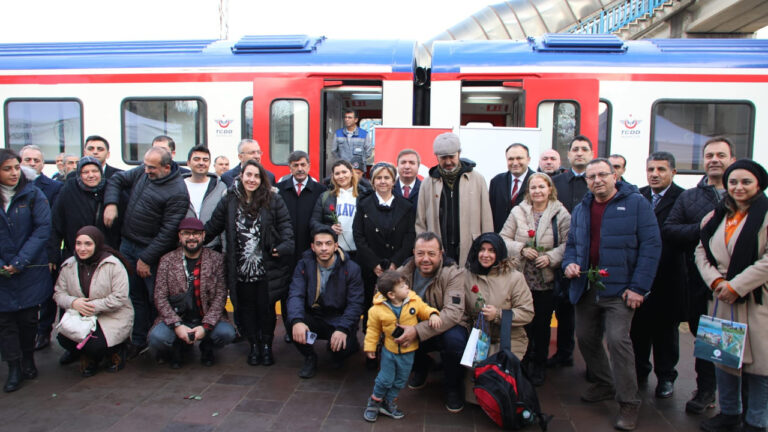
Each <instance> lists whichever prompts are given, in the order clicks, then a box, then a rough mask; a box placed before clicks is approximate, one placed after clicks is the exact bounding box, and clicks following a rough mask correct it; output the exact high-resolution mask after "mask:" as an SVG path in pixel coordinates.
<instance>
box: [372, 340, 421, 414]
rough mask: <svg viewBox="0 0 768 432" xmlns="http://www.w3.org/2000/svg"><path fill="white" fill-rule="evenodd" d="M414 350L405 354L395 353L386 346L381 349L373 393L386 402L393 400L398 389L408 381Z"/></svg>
mask: <svg viewBox="0 0 768 432" xmlns="http://www.w3.org/2000/svg"><path fill="white" fill-rule="evenodd" d="M415 353H416V352H415V351H411V352H409V353H405V354H395V353H393V352H390V351H389V350H388V349H386V348H382V350H381V367H380V368H379V374H378V375H376V383H375V384H374V386H373V395H374V396H376V397H377V398H383V399H384V400H386V401H388V402H392V401H393V400H395V398H396V397H397V395H398V394H399V393H400V390H402V389H403V387H405V384H406V383H407V382H408V375H410V374H411V367H412V366H413V358H414V356H415Z"/></svg>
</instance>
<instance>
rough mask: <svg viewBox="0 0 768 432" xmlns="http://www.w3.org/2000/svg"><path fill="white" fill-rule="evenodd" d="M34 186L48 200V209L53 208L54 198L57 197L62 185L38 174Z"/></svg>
mask: <svg viewBox="0 0 768 432" xmlns="http://www.w3.org/2000/svg"><path fill="white" fill-rule="evenodd" d="M35 186H37V188H38V189H40V190H41V191H43V194H45V197H46V198H48V207H49V208H53V205H54V204H56V197H58V196H59V191H61V187H62V186H64V183H62V182H60V181H56V180H53V179H50V178H48V177H47V176H46V175H45V174H43V173H40V175H39V176H37V178H36V179H35Z"/></svg>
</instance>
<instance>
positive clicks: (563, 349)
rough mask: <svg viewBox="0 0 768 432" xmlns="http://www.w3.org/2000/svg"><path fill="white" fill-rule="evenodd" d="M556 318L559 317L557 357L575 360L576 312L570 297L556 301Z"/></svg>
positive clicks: (558, 298) (559, 298) (566, 296)
mask: <svg viewBox="0 0 768 432" xmlns="http://www.w3.org/2000/svg"><path fill="white" fill-rule="evenodd" d="M555 317H557V353H556V354H555V355H557V356H558V357H559V358H561V359H569V358H573V349H574V347H575V346H576V341H575V339H574V331H575V329H576V312H575V310H574V308H573V304H571V301H570V299H569V298H568V295H567V294H566V295H565V297H557V298H556V299H555Z"/></svg>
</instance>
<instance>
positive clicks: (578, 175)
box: [571, 168, 587, 177]
mask: <svg viewBox="0 0 768 432" xmlns="http://www.w3.org/2000/svg"><path fill="white" fill-rule="evenodd" d="M571 173H573V176H574V177H584V174H586V173H587V172H586V171H584V172H583V173H581V174H579V173H577V172H576V171H574V170H573V168H571Z"/></svg>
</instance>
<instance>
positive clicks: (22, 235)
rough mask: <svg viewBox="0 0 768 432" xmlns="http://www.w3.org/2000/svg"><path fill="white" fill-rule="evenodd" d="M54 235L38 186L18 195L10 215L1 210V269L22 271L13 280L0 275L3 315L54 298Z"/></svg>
mask: <svg viewBox="0 0 768 432" xmlns="http://www.w3.org/2000/svg"><path fill="white" fill-rule="evenodd" d="M51 181H53V180H51ZM50 235H51V208H50V206H49V204H48V199H47V198H46V197H45V194H44V193H43V192H42V191H41V190H40V189H38V188H37V187H36V186H35V185H34V184H32V183H29V184H27V186H26V187H24V189H22V190H21V191H19V192H18V193H17V194H16V195H14V197H13V199H12V200H11V206H10V207H8V212H5V211H3V210H2V209H0V268H2V266H6V265H12V266H14V267H16V269H17V270H19V273H17V274H15V275H13V276H11V277H10V278H6V277H4V276H0V312H15V311H18V310H21V309H26V308H29V307H32V306H36V305H39V304H40V303H43V302H44V301H45V300H46V299H48V298H50V297H51V294H52V291H53V283H52V282H51V273H50V271H48V253H47V248H46V246H47V244H48V238H49V237H50ZM32 265H34V266H35V267H29V266H32Z"/></svg>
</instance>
